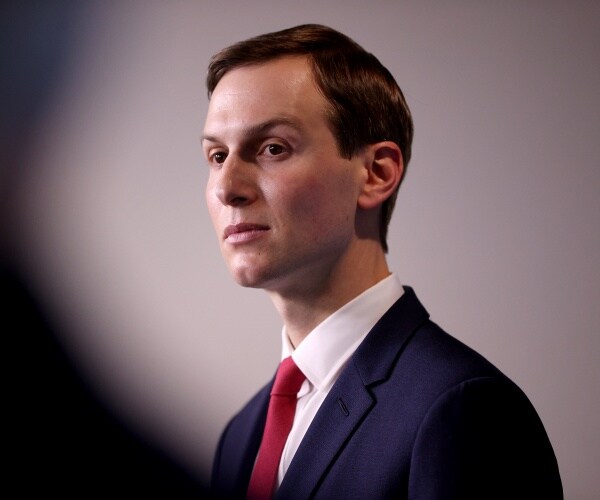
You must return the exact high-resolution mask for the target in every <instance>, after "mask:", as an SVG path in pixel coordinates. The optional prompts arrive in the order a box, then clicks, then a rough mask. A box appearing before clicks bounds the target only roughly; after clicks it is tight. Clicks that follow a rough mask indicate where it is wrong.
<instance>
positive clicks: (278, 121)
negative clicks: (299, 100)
mask: <svg viewBox="0 0 600 500" xmlns="http://www.w3.org/2000/svg"><path fill="white" fill-rule="evenodd" d="M280 125H285V126H287V127H290V128H293V129H295V130H296V131H298V132H300V131H301V130H302V127H301V126H300V125H299V124H298V123H297V122H296V121H295V120H292V119H290V118H286V117H279V118H273V119H272V120H267V121H265V122H262V123H257V124H256V125H251V126H249V127H244V128H243V129H242V133H243V135H244V136H246V137H249V138H250V139H253V138H257V137H261V136H263V135H265V134H266V133H267V132H269V131H270V130H272V129H274V128H275V127H278V126H280ZM201 140H202V141H209V142H220V141H219V139H218V138H217V137H216V136H214V135H210V134H203V135H202V137H201Z"/></svg>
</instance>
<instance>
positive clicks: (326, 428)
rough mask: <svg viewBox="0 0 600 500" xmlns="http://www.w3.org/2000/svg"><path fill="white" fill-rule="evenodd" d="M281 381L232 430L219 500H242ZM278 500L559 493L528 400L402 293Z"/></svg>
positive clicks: (218, 460) (217, 464)
mask: <svg viewBox="0 0 600 500" xmlns="http://www.w3.org/2000/svg"><path fill="white" fill-rule="evenodd" d="M272 383H273V381H271V382H270V383H269V384H268V385H267V386H265V387H264V388H263V389H262V390H261V391H260V392H258V394H256V396H254V398H253V399H252V400H251V401H250V402H249V403H248V404H247V405H246V406H245V407H244V408H243V409H242V410H241V411H240V413H238V414H237V415H236V416H235V417H234V418H233V419H232V420H231V422H230V423H229V424H228V426H227V427H226V429H225V431H224V432H223V435H222V437H221V440H220V442H219V445H218V449H217V453H216V456H215V460H214V466H213V476H212V488H213V491H214V492H215V494H216V495H217V496H219V497H222V498H243V497H244V495H245V492H246V489H247V486H248V482H249V480H250V474H251V472H252V468H253V465H254V461H255V458H256V454H257V452H258V448H259V445H260V441H261V437H262V433H263V427H264V423H265V419H266V413H267V407H268V403H269V392H270V389H271V385H272ZM276 498H281V499H306V498H322V499H336V498H340V499H361V500H365V499H379V498H397V499H431V500H433V499H436V500H438V499H479V500H481V499H490V498H491V499H496V498H498V499H500V498H502V499H511V500H512V499H516V498H527V499H545V500H547V499H557V498H562V486H561V481H560V476H559V472H558V466H557V462H556V458H555V456H554V452H553V450H552V447H551V445H550V442H549V440H548V437H547V435H546V432H545V430H544V427H543V425H542V423H541V421H540V419H539V417H538V415H537V413H536V412H535V410H534V408H533V406H532V405H531V403H530V402H529V400H528V399H527V397H526V396H525V394H523V392H522V391H521V390H520V389H519V388H518V387H517V386H516V385H515V384H514V383H513V382H511V381H510V380H509V379H508V378H507V377H506V376H504V375H503V374H502V373H501V372H500V371H499V370H498V369H497V368H495V367H494V366H493V365H491V364H490V363H489V362H488V361H486V360H485V359H484V358H483V357H482V356H480V355H479V354H477V353H476V352H474V351H473V350H471V349H470V348H468V347H467V346H465V345H464V344H462V343H461V342H459V341H458V340H456V339H454V338H453V337H451V336H450V335H448V334H447V333H445V332H444V331H442V330H441V329H440V328H439V327H438V326H437V325H436V324H434V323H432V322H431V321H430V320H429V315H428V313H427V311H426V310H425V309H424V307H423V306H422V305H421V303H420V302H419V300H418V299H417V297H416V295H415V294H414V292H413V291H412V289H411V288H408V287H405V293H404V295H403V296H402V297H401V298H400V299H399V300H398V301H397V302H396V303H395V304H394V305H393V306H392V307H391V308H390V309H389V310H388V311H387V312H386V314H385V315H384V316H383V317H382V318H381V319H380V320H379V322H378V323H377V324H376V325H375V326H374V327H373V329H372V330H371V332H369V334H368V335H367V337H366V338H365V340H364V341H363V342H362V344H361V345H360V346H359V347H358V349H357V350H356V352H355V353H354V355H353V356H352V358H351V359H350V361H349V363H348V364H347V366H346V367H345V368H344V370H343V371H342V373H341V375H340V377H339V379H338V380H337V382H336V383H335V384H334V386H333V387H332V389H331V391H330V393H329V394H328V396H327V398H326V399H325V401H324V402H323V404H322V405H321V408H320V409H319V411H318V412H317V414H316V416H315V418H314V420H313V422H312V424H311V425H310V427H309V429H308V431H307V433H306V435H305V436H304V439H303V440H302V442H301V444H300V447H299V448H298V451H297V453H296V455H295V456H294V458H293V460H292V463H291V464H290V467H289V469H288V471H287V473H286V475H285V477H284V479H283V482H282V484H281V486H280V488H279V490H278V491H277V493H276Z"/></svg>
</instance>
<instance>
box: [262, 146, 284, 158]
mask: <svg viewBox="0 0 600 500" xmlns="http://www.w3.org/2000/svg"><path fill="white" fill-rule="evenodd" d="M265 152H267V153H268V154H270V155H272V156H277V155H280V154H282V153H284V152H285V148H284V147H283V146H282V145H281V144H268V145H267V147H266V148H265Z"/></svg>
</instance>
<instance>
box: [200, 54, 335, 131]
mask: <svg viewBox="0 0 600 500" xmlns="http://www.w3.org/2000/svg"><path fill="white" fill-rule="evenodd" d="M326 107H327V102H326V100H325V98H324V97H323V96H322V94H321V92H320V91H319V90H318V88H317V86H316V84H315V82H314V79H313V74H312V70H311V66H310V63H309V61H308V59H307V58H306V57H303V56H290V57H281V58H278V59H275V60H272V61H269V62H266V63H262V64H255V65H250V66H242V67H239V68H235V69H233V70H231V71H229V72H228V73H226V74H225V75H224V76H223V77H222V78H221V80H220V81H219V83H218V84H217V86H216V87H215V90H214V91H213V93H212V96H211V99H210V103H209V107H208V113H207V117H206V124H205V134H212V133H213V131H214V132H218V131H219V129H222V128H224V127H227V128H228V129H230V128H232V127H236V126H240V127H248V126H252V125H254V124H257V123H261V122H264V121H268V120H272V119H274V118H277V117H286V118H287V119H293V120H298V121H299V122H310V121H312V120H315V119H319V120H321V119H324V118H325V116H326V113H325V110H326Z"/></svg>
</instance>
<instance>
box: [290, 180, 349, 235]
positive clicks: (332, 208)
mask: <svg viewBox="0 0 600 500" xmlns="http://www.w3.org/2000/svg"><path fill="white" fill-rule="evenodd" d="M352 192H353V187H352V186H351V185H348V183H347V182H346V179H343V178H336V179H335V180H334V179H332V178H330V179H323V177H322V176H311V177H305V178H303V179H302V181H301V182H294V181H289V182H287V183H286V184H285V187H284V188H283V189H281V190H280V191H279V193H278V196H279V198H280V200H281V203H282V204H285V211H286V213H288V214H290V215H291V216H292V217H293V218H294V223H295V224H296V225H297V226H301V227H303V228H304V231H305V233H304V234H306V235H310V237H311V239H315V238H320V237H322V236H323V232H324V231H328V232H337V230H344V227H342V226H347V225H348V223H349V222H350V221H351V220H352V221H353V216H354V212H355V206H356V205H355V203H354V202H353V197H352ZM282 206H283V205H282Z"/></svg>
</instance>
